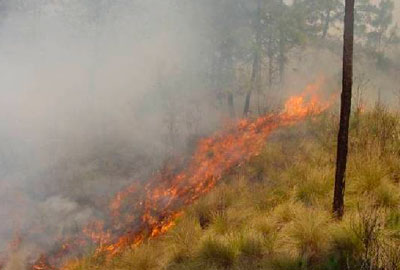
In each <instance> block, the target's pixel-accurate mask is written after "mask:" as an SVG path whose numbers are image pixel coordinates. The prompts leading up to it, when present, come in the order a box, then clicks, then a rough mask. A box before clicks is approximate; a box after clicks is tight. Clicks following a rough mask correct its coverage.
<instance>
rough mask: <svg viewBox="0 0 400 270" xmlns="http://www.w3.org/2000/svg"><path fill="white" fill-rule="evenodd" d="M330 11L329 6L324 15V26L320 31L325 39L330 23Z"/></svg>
mask: <svg viewBox="0 0 400 270" xmlns="http://www.w3.org/2000/svg"><path fill="white" fill-rule="evenodd" d="M331 11H332V7H331V6H329V7H328V10H327V11H326V17H325V24H324V28H323V31H322V38H323V39H325V38H326V36H327V34H328V31H329V26H330V24H331Z"/></svg>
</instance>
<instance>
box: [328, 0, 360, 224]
mask: <svg viewBox="0 0 400 270" xmlns="http://www.w3.org/2000/svg"><path fill="white" fill-rule="evenodd" d="M354 1H355V0H346V7H345V19H344V45H343V84H342V96H341V108H340V127H339V134H338V144H337V160H336V174H335V191H334V199H333V213H334V215H335V217H336V218H337V219H341V218H342V217H343V213H344V192H345V187H346V181H345V174H346V165H347V153H348V138H349V121H350V112H351V95H352V93H351V92H352V87H353V47H354Z"/></svg>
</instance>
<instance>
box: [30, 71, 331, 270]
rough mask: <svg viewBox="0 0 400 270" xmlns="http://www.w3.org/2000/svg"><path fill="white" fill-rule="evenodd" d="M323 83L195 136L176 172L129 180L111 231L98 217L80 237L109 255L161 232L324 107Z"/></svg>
mask: <svg viewBox="0 0 400 270" xmlns="http://www.w3.org/2000/svg"><path fill="white" fill-rule="evenodd" d="M323 83H324V80H323V79H320V80H318V81H317V82H315V83H313V84H310V85H308V86H307V87H306V89H305V91H304V92H303V93H301V94H300V95H298V96H292V97H290V98H289V99H288V100H287V102H286V103H285V107H284V110H283V112H281V113H278V114H270V115H265V116H262V117H259V118H257V119H253V120H252V119H243V120H240V121H238V122H237V123H236V124H233V125H231V126H230V127H229V128H227V129H225V130H223V131H220V132H218V133H216V134H215V135H213V136H211V137H209V138H205V139H202V140H200V141H199V143H198V145H197V148H196V150H195V152H194V155H193V156H192V158H191V159H190V160H189V161H188V162H187V164H185V166H184V169H183V170H180V172H178V173H175V172H174V168H170V167H166V168H165V169H163V170H161V171H160V172H159V173H157V174H156V175H155V176H154V177H153V178H152V179H150V181H148V182H147V183H148V184H147V185H146V186H145V188H144V191H143V189H139V188H138V187H137V186H136V185H135V184H133V185H131V186H129V187H127V188H126V189H124V190H122V191H121V192H119V193H118V194H116V196H115V198H114V199H113V200H112V201H111V203H110V213H111V216H112V220H113V223H112V225H111V226H110V227H111V229H107V230H106V229H105V227H106V226H105V223H104V222H101V221H98V222H94V223H92V224H89V225H88V226H87V227H85V228H84V230H83V235H84V236H85V237H86V238H90V239H91V241H92V242H93V243H95V244H97V245H98V248H97V251H96V252H97V253H99V254H106V255H107V256H114V255H116V254H119V253H120V252H122V251H123V250H125V249H126V248H129V247H136V246H138V245H140V244H141V243H142V242H143V241H144V240H145V239H147V238H151V237H157V236H159V235H162V234H164V233H165V232H167V231H168V230H169V229H170V228H171V227H173V226H174V225H175V221H176V219H177V218H178V217H179V216H181V215H182V208H183V206H184V205H188V204H191V203H193V202H194V201H195V200H196V199H198V198H199V197H200V196H202V195H203V194H205V193H207V192H209V191H210V190H211V189H212V188H213V187H214V186H215V185H216V184H217V183H218V181H219V180H220V179H221V178H222V176H223V175H224V174H226V173H227V172H228V171H229V170H230V169H232V168H234V167H235V166H240V165H241V164H243V163H245V162H247V161H248V160H249V159H251V158H252V157H254V156H257V155H258V154H259V153H260V151H261V150H262V148H263V146H264V145H265V142H266V139H267V138H268V136H269V135H270V134H271V132H273V131H274V130H276V129H277V128H279V127H284V126H289V125H292V124H295V123H297V122H299V121H301V120H304V119H305V118H306V117H307V116H309V115H317V114H320V113H322V112H323V111H325V110H326V109H328V108H329V107H330V106H331V104H332V103H333V99H332V98H331V99H329V100H328V101H322V98H321V96H320V89H321V87H322V85H323ZM79 239H82V237H77V239H75V240H73V241H72V242H73V243H74V244H72V245H70V244H67V247H66V248H64V249H61V250H62V251H63V250H64V251H68V250H70V249H71V248H73V247H74V246H76V245H77V244H76V243H77V242H80V241H78V240H79ZM81 242H82V241H81ZM54 257H57V258H54ZM60 257H61V256H59V255H57V256H53V258H46V257H44V256H42V257H40V258H39V260H37V262H36V263H35V264H34V265H33V267H32V268H33V269H36V270H44V269H47V270H53V269H55V268H54V266H52V265H57V264H59V263H60V262H59V260H60ZM50 261H51V262H52V263H53V264H52V265H50V263H49V262H50ZM64 268H68V267H67V266H65V267H64Z"/></svg>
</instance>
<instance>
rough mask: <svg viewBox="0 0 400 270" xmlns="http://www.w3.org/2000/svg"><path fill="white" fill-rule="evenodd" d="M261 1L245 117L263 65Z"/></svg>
mask: <svg viewBox="0 0 400 270" xmlns="http://www.w3.org/2000/svg"><path fill="white" fill-rule="evenodd" d="M260 47H261V0H258V7H257V25H256V48H255V49H254V56H253V67H252V71H251V82H250V89H249V91H248V92H247V94H246V100H245V103H244V110H243V116H245V117H246V116H247V115H248V114H249V110H250V99H251V94H252V92H253V90H254V88H255V87H256V83H257V79H258V76H259V72H260V63H261V59H260V58H261V56H260V52H261V48H260Z"/></svg>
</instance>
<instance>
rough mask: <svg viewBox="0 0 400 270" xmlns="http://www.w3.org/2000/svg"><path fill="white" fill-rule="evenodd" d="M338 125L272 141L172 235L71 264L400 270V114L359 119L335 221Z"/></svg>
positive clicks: (126, 269) (325, 119) (293, 131)
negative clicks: (342, 200)
mask: <svg viewBox="0 0 400 270" xmlns="http://www.w3.org/2000/svg"><path fill="white" fill-rule="evenodd" d="M335 119H337V116H334V115H332V114H329V113H327V114H325V115H323V116H321V117H319V118H317V119H310V120H309V121H307V123H304V124H302V125H301V127H294V128H287V129H284V130H281V131H279V132H278V133H277V134H275V135H273V137H272V138H271V140H270V141H269V142H268V144H267V145H266V147H265V149H263V151H262V153H261V154H260V155H259V156H257V157H255V158H253V159H252V160H251V161H250V162H249V163H248V164H246V166H242V167H241V168H237V169H236V170H234V172H232V173H231V174H230V175H226V176H225V177H224V179H223V181H222V182H221V184H220V185H219V186H218V187H216V188H215V189H214V190H213V191H212V192H210V193H209V194H208V195H206V196H204V197H203V198H201V199H200V200H198V201H197V202H196V203H195V204H193V205H192V206H190V207H188V208H187V209H185V214H184V215H183V216H182V217H180V218H179V220H178V222H177V225H176V226H175V227H174V228H173V229H172V230H171V231H169V232H168V233H167V234H166V235H164V236H162V237H159V238H158V239H153V240H150V241H148V242H147V243H145V244H144V245H142V246H140V247H138V248H135V249H132V250H127V251H126V252H125V253H124V254H123V255H122V256H119V257H115V258H113V259H111V260H104V259H101V258H95V257H91V256H88V257H86V258H84V259H81V260H79V261H77V262H75V263H71V265H70V267H68V268H69V269H76V270H78V269H79V270H86V269H87V270H89V269H104V270H106V269H107V270H133V269H135V270H153V269H154V270H156V269H157V270H162V269H168V270H180V269H186V270H191V269H193V270H200V269H201V270H203V269H237V270H240V269H242V270H250V269H251V270H253V269H266V270H267V269H271V270H276V269H287V270H289V269H290V270H293V269H299V270H300V269H331V270H339V269H383V270H399V269H400V184H399V183H400V123H399V122H400V121H399V115H396V114H394V113H390V112H388V111H387V110H385V109H384V108H382V107H377V108H374V109H373V110H371V111H369V112H366V113H363V114H361V115H360V116H359V118H358V119H357V121H354V122H353V123H352V125H351V131H350V151H349V163H348V172H347V190H346V197H345V202H346V206H345V207H346V212H345V216H344V219H343V220H342V221H340V222H338V221H335V220H333V219H332V216H331V207H332V193H333V181H334V177H333V176H334V171H335V167H334V164H335V149H336V146H335V140H336V134H337V126H336V125H337V121H335ZM299 130H301V136H298V135H297V133H298V131H299Z"/></svg>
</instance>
